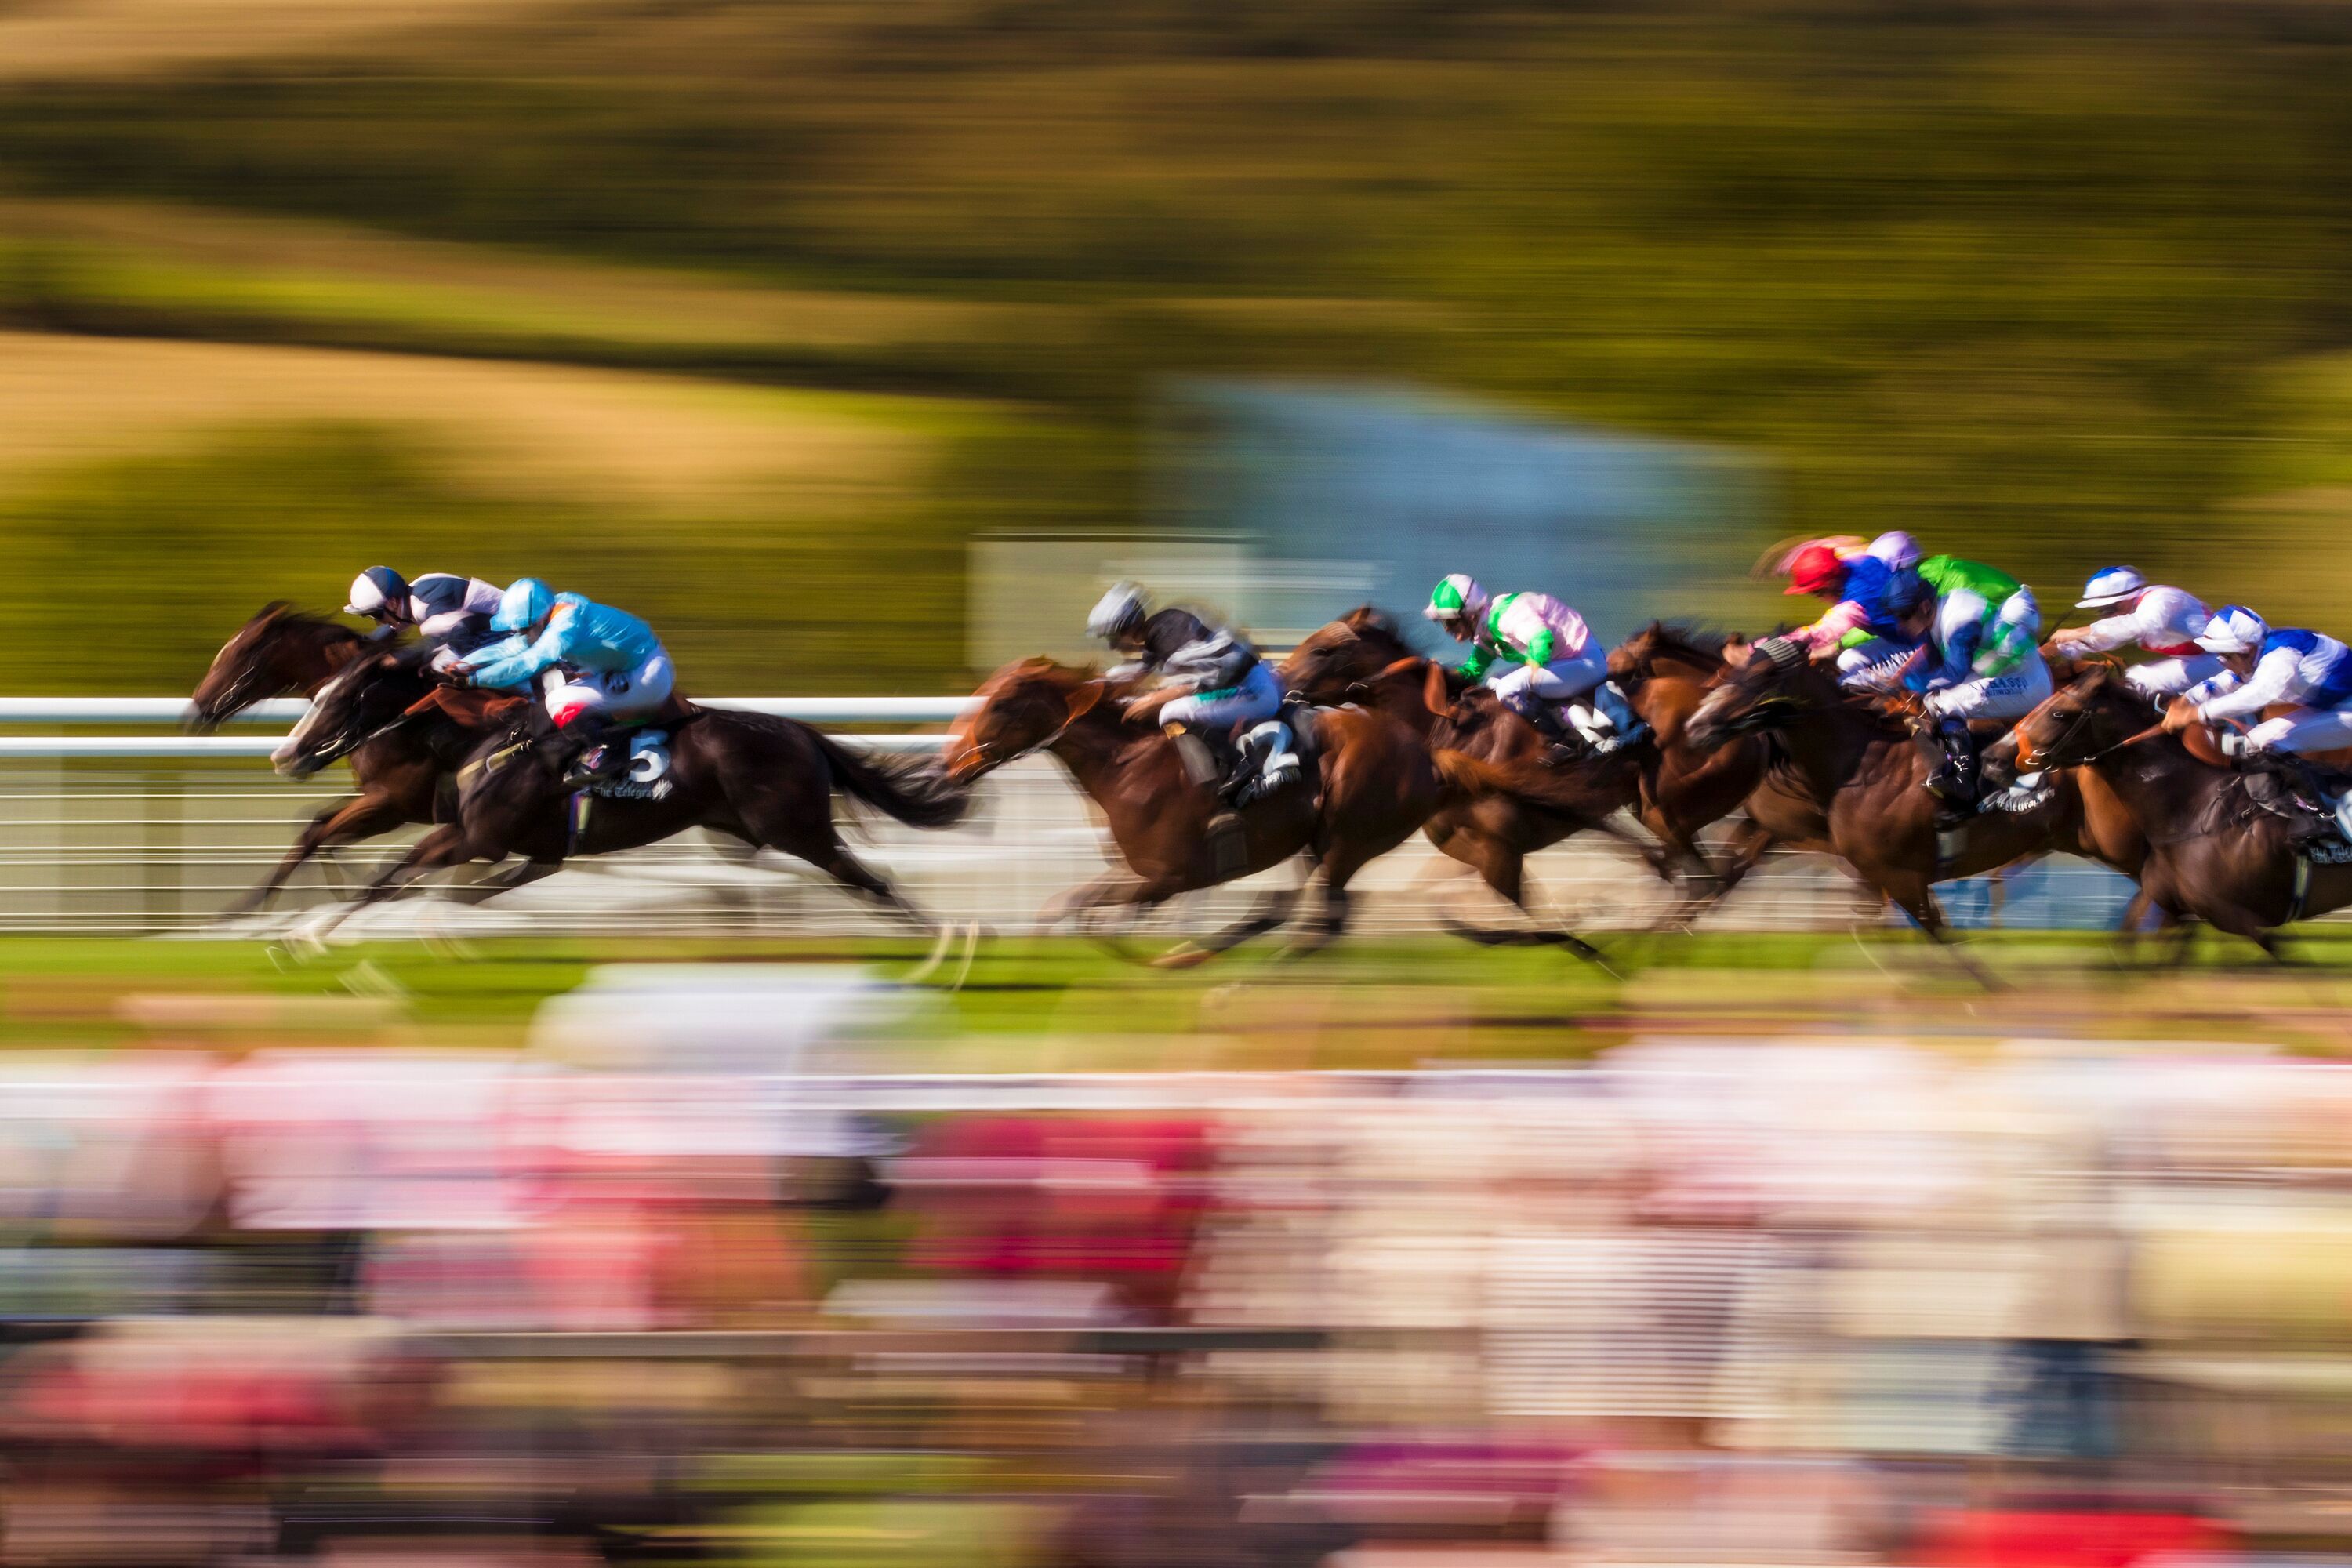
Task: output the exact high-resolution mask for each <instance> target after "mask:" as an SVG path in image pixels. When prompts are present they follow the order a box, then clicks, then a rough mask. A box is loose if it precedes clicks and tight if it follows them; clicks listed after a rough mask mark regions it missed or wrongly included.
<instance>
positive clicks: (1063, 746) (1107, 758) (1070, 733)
mask: <svg viewBox="0 0 2352 1568" xmlns="http://www.w3.org/2000/svg"><path fill="white" fill-rule="evenodd" d="M1127 730H1128V727H1127V721H1125V720H1124V719H1122V718H1120V717H1119V715H1118V712H1117V711H1116V710H1105V709H1104V708H1102V707H1101V706H1097V707H1096V708H1094V709H1093V710H1090V711H1088V712H1087V713H1084V714H1081V715H1080V716H1079V717H1077V718H1076V719H1074V720H1072V721H1070V722H1069V723H1068V724H1067V725H1066V726H1065V727H1064V728H1063V730H1062V732H1061V733H1060V734H1058V735H1056V736H1055V737H1054V739H1053V741H1052V742H1050V743H1049V744H1047V745H1046V747H1045V750H1046V751H1048V752H1052V753H1053V755H1054V756H1055V758H1056V759H1058V760H1059V761H1060V763H1061V764H1062V765H1063V766H1064V767H1066V768H1067V769H1069V770H1070V776H1071V777H1072V778H1074V779H1076V781H1077V783H1078V787H1079V788H1080V789H1082V790H1084V791H1086V792H1087V795H1090V796H1092V797H1093V798H1094V799H1095V801H1096V802H1097V804H1108V801H1109V799H1110V795H1111V789H1112V785H1113V784H1115V783H1116V781H1117V779H1118V773H1119V769H1118V754H1119V752H1122V751H1124V750H1125V749H1126V747H1127V743H1128V742H1129V741H1132V740H1135V739H1138V738H1139V733H1140V732H1139V731H1128V732H1126V733H1122V732H1121V731H1127Z"/></svg>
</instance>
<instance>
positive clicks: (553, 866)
mask: <svg viewBox="0 0 2352 1568" xmlns="http://www.w3.org/2000/svg"><path fill="white" fill-rule="evenodd" d="M562 869H563V862H562V861H561V860H517V861H515V862H514V863H513V864H512V865H509V866H501V867H499V868H498V869H497V870H495V871H493V872H491V873H490V874H489V875H488V876H487V877H485V878H483V879H481V880H480V881H478V882H477V883H475V884H474V885H473V886H472V887H470V888H453V889H450V890H449V895H448V897H449V901H450V902H451V903H454V904H463V905H465V906H466V907H467V908H468V909H470V908H472V907H473V906H474V905H476V904H478V903H482V902H485V901H487V900H490V899H495V898H497V897H498V896H499V894H500V893H508V892H512V891H513V890H514V889H517V888H520V887H522V886H524V885H525V884H527V883H530V882H536V881H539V880H541V879H542V878H547V877H552V876H554V875H555V874H556V873H557V872H558V871H561V870H562Z"/></svg>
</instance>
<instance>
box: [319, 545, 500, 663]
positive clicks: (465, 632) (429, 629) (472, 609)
mask: <svg viewBox="0 0 2352 1568" xmlns="http://www.w3.org/2000/svg"><path fill="white" fill-rule="evenodd" d="M501 594H502V590H501V589H499V586H498V584H494V583H485V582H483V581H482V580H481V579H480V578H479V577H460V576H458V575H457V574H456V573H454V572H427V573H426V574H425V575H424V576H422V577H419V578H417V579H416V580H415V582H413V583H412V582H410V581H408V580H407V579H405V578H404V577H402V576H401V574H399V573H397V572H395V571H394V570H393V569H392V568H391V567H389V566H371V567H369V568H368V569H367V570H366V571H364V572H362V573H361V574H359V575H358V576H356V577H354V578H352V601H351V603H350V604H348V605H344V606H343V614H345V615H347V616H366V617H367V618H368V619H369V620H372V621H373V622H374V623H375V624H376V629H375V632H374V634H373V635H374V637H375V638H376V639H377V640H382V639H383V638H385V637H394V636H396V635H397V634H398V633H399V631H400V628H401V627H403V626H415V628H416V631H417V635H418V636H420V637H423V638H424V639H425V642H426V643H428V644H430V645H431V646H432V647H433V649H434V654H433V661H432V662H433V668H435V669H437V670H441V671H444V672H446V670H447V669H448V668H449V666H451V665H453V664H456V663H457V662H458V661H459V660H461V659H462V658H465V656H466V655H467V654H469V653H472V652H473V651H474V650H475V649H477V648H478V647H482V646H483V645H484V644H486V643H488V642H491V641H493V640H495V639H496V637H497V636H498V634H497V633H495V632H493V631H492V630H491V629H490V617H491V616H495V615H496V614H498V609H499V597H500V596H501Z"/></svg>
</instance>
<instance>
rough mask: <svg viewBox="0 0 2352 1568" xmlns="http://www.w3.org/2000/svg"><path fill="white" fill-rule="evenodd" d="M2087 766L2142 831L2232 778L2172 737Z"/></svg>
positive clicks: (2102, 758) (2104, 758)
mask: <svg viewBox="0 0 2352 1568" xmlns="http://www.w3.org/2000/svg"><path fill="white" fill-rule="evenodd" d="M2088 766H2089V767H2090V769H2091V771H2092V772H2093V773H2097V774H2098V775H2099V777H2100V778H2101V779H2102V780H2104V781H2105V784H2106V786H2107V788H2108V789H2109V790H2111V791H2112V792H2114V795H2115V796H2116V799H2117V800H2119V801H2121V802H2122V803H2123V805H2124V809H2125V810H2126V811H2128V812H2130V813H2131V814H2132V816H2133V817H2134V818H2136V819H2137V821H2138V823H2139V825H2140V828H2141V830H2142V831H2143V832H2147V831H2148V830H2149V829H2151V828H2152V827H2154V826H2156V825H2157V824H2158V823H2161V822H2163V821H2165V820H2167V819H2168V818H2170V817H2173V816H2178V815H2179V814H2180V813H2181V812H2182V811H2183V810H2185V809H2186V808H2188V807H2189V806H2191V805H2196V804H2197V803H2198V802H2200V800H2202V799H2203V798H2205V797H2206V796H2207V795H2210V794H2211V793H2212V791H2213V790H2215V789H2217V788H2219V787H2220V786H2221V784H2223V783H2225V782H2227V780H2228V779H2229V777H2230V776H2231V775H2230V774H2228V773H2224V772H2222V771H2221V769H2219V768H2214V767H2209V766H2207V765H2206V764H2205V763H2200V762H2199V761H2198V760H2197V759H2196V758H2194V757H2192V756H2190V755H2189V752H2188V751H2187V749H2186V748H2184V747H2183V746H2181V745H2180V743H2179V742H2177V741H2173V740H2170V739H2168V738H2159V739H2155V740H2148V741H2143V742H2140V743H2139V744H2138V745H2136V746H2126V747H2125V748H2124V749H2123V750H2121V751H2119V752H2115V753H2114V754H2112V755H2109V756H2103V757H2100V758H2098V759H2096V760H2095V761H2094V762H2092V763H2089V764H2088Z"/></svg>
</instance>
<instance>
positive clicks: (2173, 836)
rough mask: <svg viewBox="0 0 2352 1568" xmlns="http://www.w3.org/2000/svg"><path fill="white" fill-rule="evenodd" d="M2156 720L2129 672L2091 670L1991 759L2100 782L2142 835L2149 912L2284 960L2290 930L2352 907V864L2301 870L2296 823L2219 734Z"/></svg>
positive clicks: (2025, 721) (2019, 727) (2023, 723)
mask: <svg viewBox="0 0 2352 1568" xmlns="http://www.w3.org/2000/svg"><path fill="white" fill-rule="evenodd" d="M2151 717H2152V715H2151V712H2150V710H2149V707H2148V704H2147V699H2145V698H2143V697H2141V696H2140V695H2139V694H2138V693H2137V692H2135V691H2134V690H2132V689H2131V688H2130V687H2129V686H2128V685H2126V683H2125V681H2124V679H2123V678H2122V675H2121V673H2120V672H2119V671H2117V670H2116V669H2114V668H2099V667H2089V668H2085V669H2084V672H2083V673H2081V674H2079V675H2077V676H2075V677H2074V679H2072V680H2070V681H2069V682H2067V684H2066V686H2065V687H2064V689H2062V690H2060V691H2058V692H2056V693H2054V694H2053V695H2052V696H2051V697H2050V698H2049V699H2047V700H2044V701H2043V702H2042V704H2041V706H2039V707H2037V708H2036V709H2034V710H2033V711H2032V712H2031V713H2028V714H2027V715H2026V716H2025V717H2024V718H2022V719H2021V720H2019V721H2017V724H2016V726H2015V727H2014V728H2013V729H2011V731H2010V733H2009V734H2008V735H2007V736H2005V737H2003V738H2002V739H2001V740H2000V742H1997V743H1996V745H1995V746H1994V748H1992V750H1991V751H1990V752H1988V753H1987V754H1988V755H1992V754H1994V753H1996V752H1998V753H2000V755H2001V757H2002V759H2003V760H2004V761H2006V762H2010V763H2012V764H2013V765H2015V766H2018V767H2026V768H2035V767H2040V768H2053V769H2056V768H2063V769H2067V770H2069V771H2071V772H2074V773H2080V774H2085V775H2088V776H2090V777H2092V778H2095V779H2096V780H2098V781H2099V782H2100V783H2101V784H2103V785H2104V786H2105V787H2106V788H2107V789H2108V790H2109V791H2111V792H2112V793H2113V795H2115V797H2116V799H2117V800H2118V801H2120V802H2121V803H2122V805H2123V807H2124V809H2125V810H2126V812H2128V813H2129V814H2130V816H2131V819H2132V822H2133V825H2134V826H2136V827H2137V829H2138V830H2139V831H2140V833H2141V835H2142V836H2143V838H2144V842H2145V846H2146V847H2145V855H2146V860H2145V864H2144V865H2143V866H2142V867H2141V868H2140V871H2139V878H2140V889H2141V892H2142V894H2143V896H2144V897H2145V898H2146V899H2147V901H2148V903H2149V904H2151V905H2152V906H2153V907H2154V908H2155V909H2156V910H2158V912H2159V913H2160V914H2162V915H2163V916H2164V917H2165V918H2166V919H2167V920H2168V921H2179V919H2180V918H2181V917H2183V916H2193V917H2195V918H2197V919H2199V920H2202V921H2206V922H2207V923H2208V924H2210V925H2211V926H2213V927H2214V928H2215V929H2217V930H2220V931H2229V932H2231V934H2232V935H2236V936H2242V937H2244V938H2246V939H2247V940H2248V941H2249V942H2254V943H2256V944H2257V945H2258V946H2260V947H2261V948H2262V950H2263V952H2266V953H2268V954H2270V955H2271V956H2272V957H2273V958H2283V957H2284V954H2283V953H2281V952H2280V951H2279V945H2278V928H2279V927H2281V926H2284V925H2287V924H2290V923H2292V922H2293V921H2297V920H2301V919H2303V918H2305V917H2306V916H2310V915H2319V914H2325V913H2326V912H2327V911H2328V910H2336V909H2342V908H2343V907H2345V906H2346V905H2347V904H2352V865H2347V866H2309V867H2303V868H2298V864H2297V862H2298V857H2297V856H2296V855H2295V853H2294V848H2293V847H2292V845H2291V844H2290V842H2289V839H2290V833H2291V825H2290V824H2289V823H2288V822H2287V821H2286V819H2285V818H2284V817H2282V816H2276V815H2274V814H2273V813H2271V812H2268V811H2265V810H2263V809H2261V808H2259V807H2257V806H2255V805H2253V804H2252V798H2251V796H2250V795H2249V794H2248V792H2247V787H2246V785H2245V784H2244V783H2243V781H2242V776H2241V775H2240V774H2239V773H2236V772H2235V771H2234V770H2232V769H2231V767H2230V766H2229V765H2228V763H2226V762H2225V761H2224V760H2223V758H2222V756H2221V752H2220V751H2219V750H2218V749H2217V748H2216V747H2215V746H2214V745H2213V742H2212V739H2211V737H2210V734H2209V733H2207V732H2206V731H2203V730H2201V729H2191V730H2189V731H2187V732H2186V733H2185V734H2183V735H2179V736H2172V735H2161V734H2152V733H2150V732H2149V731H2150V730H2151V728H2152V726H2151V723H2150V720H2151ZM2298 883H2300V884H2301V886H2300V888H2298Z"/></svg>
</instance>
